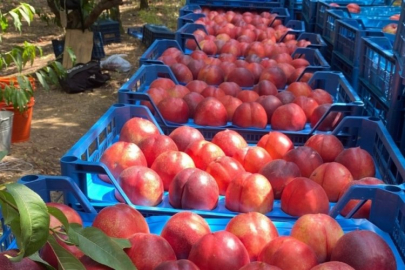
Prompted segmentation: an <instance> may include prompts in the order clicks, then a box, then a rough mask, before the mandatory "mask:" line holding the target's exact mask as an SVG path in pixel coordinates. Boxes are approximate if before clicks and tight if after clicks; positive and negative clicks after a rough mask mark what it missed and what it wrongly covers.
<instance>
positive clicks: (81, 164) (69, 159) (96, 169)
mask: <svg viewBox="0 0 405 270" xmlns="http://www.w3.org/2000/svg"><path fill="white" fill-rule="evenodd" d="M73 162H74V164H75V166H70V168H71V169H72V171H73V172H74V173H76V174H87V173H91V174H106V175H107V176H108V178H109V179H110V180H111V182H112V184H113V186H114V187H115V189H116V190H117V191H118V193H119V194H120V195H121V196H122V198H123V199H124V201H125V203H126V204H128V205H132V203H131V201H130V200H129V198H128V196H127V195H126V194H125V192H124V191H123V190H122V188H121V186H120V185H119V184H118V181H117V180H116V179H115V177H114V176H113V175H112V173H111V172H110V170H109V169H108V168H107V166H106V165H105V164H103V163H101V162H94V163H91V162H88V161H83V160H80V159H79V158H77V157H75V156H64V157H62V159H61V163H65V164H70V163H73Z"/></svg>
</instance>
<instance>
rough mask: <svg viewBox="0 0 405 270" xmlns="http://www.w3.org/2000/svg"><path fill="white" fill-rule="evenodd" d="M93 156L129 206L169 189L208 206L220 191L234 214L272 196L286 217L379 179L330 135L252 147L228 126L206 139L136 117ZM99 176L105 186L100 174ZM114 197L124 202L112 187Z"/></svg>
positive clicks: (280, 137)
mask: <svg viewBox="0 0 405 270" xmlns="http://www.w3.org/2000/svg"><path fill="white" fill-rule="evenodd" d="M140 123H142V124H140ZM100 161H101V162H102V163H104V164H106V166H107V167H108V168H109V169H110V171H111V173H112V175H113V176H114V178H115V179H116V180H117V181H118V183H119V185H120V186H121V188H122V190H123V191H124V192H125V193H126V195H127V196H128V198H129V200H130V201H131V202H132V203H133V204H135V205H143V206H157V205H159V204H160V203H161V202H162V200H163V197H164V196H166V195H165V192H168V194H167V196H168V201H169V203H170V205H171V206H172V207H173V208H177V209H199V210H212V209H215V208H216V207H217V206H218V202H219V196H221V195H222V196H225V200H224V201H225V207H226V208H227V209H228V210H230V211H233V212H252V211H255V212H260V213H263V214H266V213H269V212H271V211H272V209H273V203H274V200H275V199H276V200H281V210H283V211H284V212H285V213H286V214H288V215H291V216H301V215H304V214H309V213H311V214H316V213H325V214H326V213H328V210H329V206H330V205H329V203H330V202H337V201H338V200H339V198H340V197H341V196H342V195H343V194H344V192H345V190H347V189H348V188H349V187H350V186H351V185H353V184H357V183H358V184H362V185H374V184H383V182H382V181H381V180H378V179H377V178H375V176H376V168H375V165H374V161H373V158H372V157H371V155H370V154H369V153H368V152H367V151H365V150H363V149H361V148H360V147H351V148H346V149H344V147H343V145H342V143H341V142H340V140H339V139H338V138H337V137H336V136H334V135H329V134H316V135H313V136H311V137H310V138H309V139H308V140H307V142H306V143H305V144H304V145H301V146H295V147H294V144H293V142H292V141H291V139H290V138H289V137H288V136H287V135H285V134H283V133H281V132H278V131H271V132H269V133H268V134H266V135H264V136H263V137H262V138H261V139H260V140H259V141H258V142H257V145H248V144H247V142H246V140H245V139H244V138H243V137H242V136H241V135H240V134H239V133H237V132H236V131H234V130H229V129H226V130H222V131H219V132H217V133H216V134H215V136H214V137H213V138H212V140H211V141H207V140H205V139H204V137H203V135H202V134H201V132H200V131H199V130H197V129H195V128H193V127H190V126H181V127H178V128H176V129H175V130H173V131H172V132H171V134H169V135H162V134H160V133H159V130H158V129H157V128H156V126H154V125H153V124H152V122H149V123H148V120H146V119H142V118H137V117H135V118H132V119H130V120H129V121H127V122H126V123H125V125H124V126H123V127H122V130H121V135H120V139H119V141H118V142H115V143H114V144H112V145H111V146H110V147H109V148H107V149H106V151H105V152H104V153H103V155H102V156H101V159H100ZM100 178H101V179H102V180H103V181H105V182H108V183H110V179H108V177H106V176H105V175H100ZM115 195H116V198H117V199H118V200H119V201H121V202H123V198H122V197H121V195H120V193H119V192H117V191H116V192H115ZM355 204H356V202H355V201H352V202H351V203H350V205H348V206H347V207H346V208H345V209H344V211H343V214H347V213H348V212H349V211H350V209H351V208H352V207H353V205H355ZM369 210H370V203H367V204H365V205H364V206H363V207H362V208H361V210H360V211H359V212H358V213H357V216H356V217H363V218H367V217H368V213H369Z"/></svg>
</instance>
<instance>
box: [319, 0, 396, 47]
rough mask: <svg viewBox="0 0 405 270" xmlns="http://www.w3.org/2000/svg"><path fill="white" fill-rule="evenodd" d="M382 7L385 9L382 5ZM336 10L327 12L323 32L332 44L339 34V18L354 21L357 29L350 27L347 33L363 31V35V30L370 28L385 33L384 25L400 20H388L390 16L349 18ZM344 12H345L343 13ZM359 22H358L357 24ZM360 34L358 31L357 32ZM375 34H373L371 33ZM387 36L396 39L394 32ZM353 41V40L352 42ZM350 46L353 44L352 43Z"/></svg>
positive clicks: (323, 35) (342, 33) (372, 30)
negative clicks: (383, 30)
mask: <svg viewBox="0 0 405 270" xmlns="http://www.w3.org/2000/svg"><path fill="white" fill-rule="evenodd" d="M381 9H383V8H382V7H381ZM335 11H336V10H333V9H331V10H327V11H326V14H325V22H324V25H323V33H322V37H323V38H324V39H325V40H328V41H330V42H331V43H332V44H334V42H335V37H336V35H337V31H336V21H337V20H344V21H346V20H349V21H350V20H351V21H352V22H354V24H352V26H353V27H355V29H350V30H349V33H347V35H349V38H352V37H350V35H352V36H353V35H354V33H353V32H358V31H362V33H363V35H365V34H364V32H363V31H367V30H369V31H370V33H371V32H373V33H375V32H380V33H381V34H380V35H383V33H382V29H383V28H384V26H386V25H387V24H390V23H398V21H391V20H388V18H386V17H362V16H359V17H358V18H357V19H347V18H344V17H342V16H341V15H342V14H338V13H339V12H335ZM381 12H382V13H383V12H384V11H383V10H382V11H381ZM343 14H344V13H343ZM353 17H354V16H353ZM356 22H357V24H356ZM346 32H347V31H343V32H341V33H340V34H341V35H344V34H346ZM356 34H358V33H356ZM371 35H373V34H371ZM387 37H388V38H390V39H392V40H394V38H395V36H394V35H392V34H387ZM352 43H353V42H352ZM350 46H353V45H352V44H350Z"/></svg>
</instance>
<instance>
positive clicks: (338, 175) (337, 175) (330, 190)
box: [309, 162, 353, 202]
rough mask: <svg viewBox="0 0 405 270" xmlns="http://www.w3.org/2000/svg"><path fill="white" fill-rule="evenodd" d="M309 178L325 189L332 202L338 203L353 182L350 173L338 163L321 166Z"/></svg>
mask: <svg viewBox="0 0 405 270" xmlns="http://www.w3.org/2000/svg"><path fill="white" fill-rule="evenodd" d="M309 178H310V179H311V180H313V181H315V182H316V183H318V184H320V185H321V186H322V187H323V189H324V190H325V192H326V195H328V198H329V201H330V202H337V201H338V199H339V195H340V193H341V192H342V191H343V190H344V189H345V187H346V186H347V185H348V184H349V183H350V182H352V181H353V177H352V174H351V173H350V171H349V170H348V169H347V168H346V167H345V166H343V165H342V164H340V163H337V162H327V163H324V164H322V165H320V166H319V167H317V168H316V169H315V170H314V171H313V172H312V174H311V175H310V176H309Z"/></svg>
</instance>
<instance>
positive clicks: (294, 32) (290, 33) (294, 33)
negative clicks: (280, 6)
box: [278, 30, 302, 42]
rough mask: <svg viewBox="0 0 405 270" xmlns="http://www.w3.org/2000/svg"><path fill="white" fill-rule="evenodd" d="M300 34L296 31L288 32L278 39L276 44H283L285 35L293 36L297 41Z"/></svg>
mask: <svg viewBox="0 0 405 270" xmlns="http://www.w3.org/2000/svg"><path fill="white" fill-rule="evenodd" d="M301 33H302V32H300V31H297V30H288V31H287V32H286V33H285V34H284V35H283V36H282V37H281V38H280V40H279V41H278V42H283V41H284V39H285V38H286V37H287V35H294V36H295V39H297V36H298V35H299V34H301Z"/></svg>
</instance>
